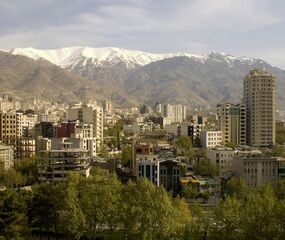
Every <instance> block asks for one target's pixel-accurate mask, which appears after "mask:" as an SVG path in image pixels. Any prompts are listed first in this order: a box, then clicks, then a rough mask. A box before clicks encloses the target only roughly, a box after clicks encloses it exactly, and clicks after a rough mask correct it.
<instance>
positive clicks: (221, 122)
mask: <svg viewBox="0 0 285 240" xmlns="http://www.w3.org/2000/svg"><path fill="white" fill-rule="evenodd" d="M217 117H218V129H219V130H220V131H222V142H223V143H224V144H228V143H232V144H235V145H246V106H245V105H244V104H231V103H224V104H218V105H217Z"/></svg>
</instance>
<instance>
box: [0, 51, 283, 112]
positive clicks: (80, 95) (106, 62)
mask: <svg viewBox="0 0 285 240" xmlns="http://www.w3.org/2000/svg"><path fill="white" fill-rule="evenodd" d="M5 52H6V53H3V52H1V51H0V86H1V87H2V88H1V89H4V90H5V91H6V92H7V91H10V92H15V93H16V94H21V96H22V95H25V94H26V95H28V96H30V95H31V94H32V95H34V96H43V97H44V96H46V97H48V98H49V99H53V100H56V101H57V100H58V99H62V100H64V101H72V100H74V99H84V98H86V99H93V98H95V99H100V98H101V99H103V98H107V99H111V100H112V101H113V102H114V103H117V104H126V105H128V104H134V103H135V104H141V103H147V104H150V105H151V104H153V103H154V102H162V103H180V104H185V105H199V106H200V105H212V106H213V105H215V104H217V103H219V102H221V101H230V102H235V103H238V102H240V101H241V96H242V84H243V78H244V76H245V75H246V74H247V73H248V72H249V71H250V70H251V69H253V68H266V69H267V70H268V71H269V72H271V73H272V74H273V75H275V76H276V85H277V86H278V87H277V89H276V92H277V100H278V107H279V108H280V109H285V104H284V103H285V96H284V94H283V93H284V91H285V82H284V79H285V71H283V70H281V69H278V68H275V67H272V66H271V65H270V64H268V63H266V62H264V61H263V60H260V59H253V58H246V57H235V56H232V55H229V54H224V53H218V52H211V53H209V54H205V55H194V54H189V53H169V54H154V53H147V52H142V51H132V50H126V49H121V48H89V47H70V48H60V49H54V50H38V49H34V48H15V49H11V50H5ZM1 56H2V57H1ZM42 60H45V61H42ZM51 63H52V64H51Z"/></svg>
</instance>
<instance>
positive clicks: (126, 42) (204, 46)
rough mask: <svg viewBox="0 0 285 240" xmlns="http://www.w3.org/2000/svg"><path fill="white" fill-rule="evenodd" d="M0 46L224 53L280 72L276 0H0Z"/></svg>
mask: <svg viewBox="0 0 285 240" xmlns="http://www.w3.org/2000/svg"><path fill="white" fill-rule="evenodd" d="M0 9H1V10H0V13H1V14H0V16H1V17H0V19H1V21H0V22H1V24H0V30H1V33H2V35H1V39H0V49H10V48H15V47H29V46H30V47H35V48H44V49H51V48H59V47H68V46H76V45H77V46H78V45H80V46H90V47H104V46H105V47H109V46H113V47H121V48H126V49H139V50H142V51H147V52H155V53H166V52H189V53H194V54H195V53H202V54H204V53H207V52H211V51H214V50H216V51H218V52H225V53H229V54H233V55H236V56H249V57H255V58H261V59H264V60H265V61H268V62H269V63H271V64H273V65H275V66H278V67H281V68H283V69H284V68H285V60H284V59H283V55H284V52H285V49H284V47H283V39H284V36H285V33H284V30H283V27H282V26H283V23H284V21H285V17H284V16H283V13H282V9H284V3H283V2H282V1H280V0H277V1H269V0H262V1H257V0H251V1H244V0H242V1H236V0H227V1H225V0H222V1H219V2H214V1H210V0H205V1H196V0H193V1H187V0H183V1H179V3H177V2H175V1H163V2H161V1H151V0H144V1H142V0H136V1H127V0H125V1H124V0H119V1H96V2H94V1H90V0H84V1H79V0H75V1H72V3H70V2H69V1H68V2H67V1H66V0H62V1H55V0H42V1H35V0H27V1H25V2H22V3H21V2H19V1H5V2H1V3H0Z"/></svg>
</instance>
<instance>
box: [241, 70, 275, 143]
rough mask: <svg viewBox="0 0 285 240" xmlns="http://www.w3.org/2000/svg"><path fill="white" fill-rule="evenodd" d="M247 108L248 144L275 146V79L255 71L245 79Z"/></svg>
mask: <svg viewBox="0 0 285 240" xmlns="http://www.w3.org/2000/svg"><path fill="white" fill-rule="evenodd" d="M244 103H245V104H246V108H247V111H246V112H247V124H246V125H247V144H248V145H250V146H254V147H261V148H263V147H270V146H272V145H273V144H275V107H276V106H275V77H274V76H272V75H271V74H270V73H269V72H267V71H265V70H264V69H254V70H252V71H250V73H249V74H248V75H246V76H245V78H244Z"/></svg>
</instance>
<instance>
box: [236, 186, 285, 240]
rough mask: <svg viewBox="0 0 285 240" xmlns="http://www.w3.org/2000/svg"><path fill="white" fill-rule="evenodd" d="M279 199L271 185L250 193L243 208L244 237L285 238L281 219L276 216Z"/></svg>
mask: <svg viewBox="0 0 285 240" xmlns="http://www.w3.org/2000/svg"><path fill="white" fill-rule="evenodd" d="M276 210H278V201H277V199H276V198H275V196H274V194H273V190H272V188H271V187H270V186H264V187H263V188H262V189H261V190H260V191H259V192H256V193H254V192H251V193H250V194H248V196H247V199H246V201H245V204H244V206H243V208H242V215H243V219H242V226H241V228H242V231H243V232H244V239H264V240H266V239H283V238H284V235H281V233H282V232H281V231H280V229H282V227H283V226H282V225H280V222H279V220H278V219H277V218H276V213H277V211H276Z"/></svg>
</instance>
